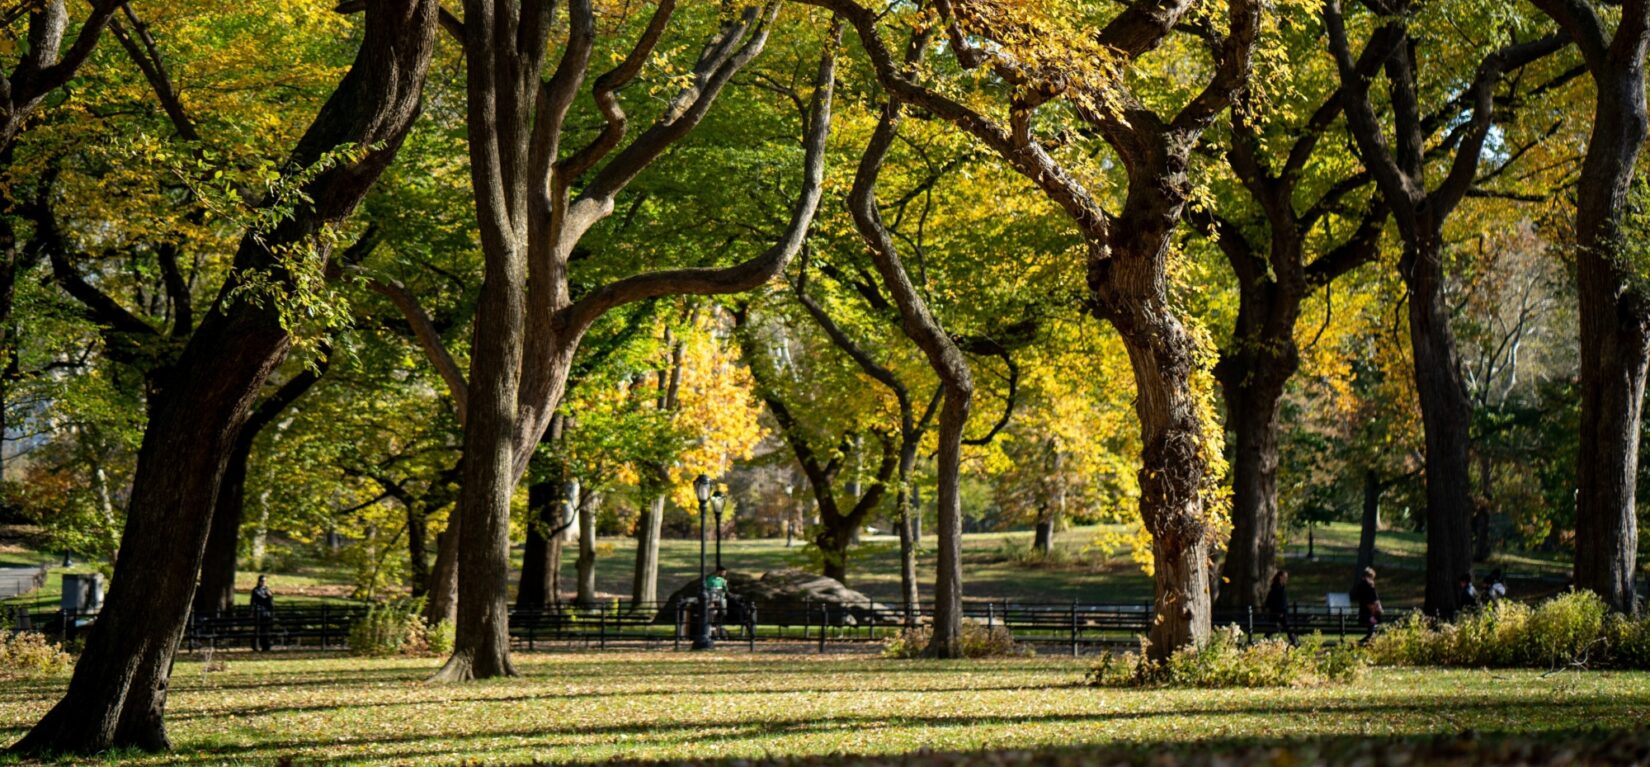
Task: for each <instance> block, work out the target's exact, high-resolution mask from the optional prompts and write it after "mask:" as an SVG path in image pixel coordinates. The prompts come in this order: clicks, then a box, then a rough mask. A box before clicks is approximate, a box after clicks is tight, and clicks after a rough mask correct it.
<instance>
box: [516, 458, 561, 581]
mask: <svg viewBox="0 0 1650 767" xmlns="http://www.w3.org/2000/svg"><path fill="white" fill-rule="evenodd" d="M557 490H558V488H557V486H556V484H555V483H553V482H535V483H533V484H531V485H528V486H527V543H526V545H524V546H523V547H522V553H521V580H520V581H518V582H517V583H516V609H517V610H541V609H543V608H544V606H545V605H547V604H549V603H550V601H551V600H550V594H551V592H552V591H553V590H554V588H553V586H552V585H551V575H552V569H553V568H552V567H551V565H550V538H552V537H555V536H552V535H551V534H550V532H549V531H551V530H555V529H557V526H558V524H559V522H560V520H559V519H557V517H558V516H560V515H558V514H556V512H557V510H558V504H557V503H556V495H557Z"/></svg>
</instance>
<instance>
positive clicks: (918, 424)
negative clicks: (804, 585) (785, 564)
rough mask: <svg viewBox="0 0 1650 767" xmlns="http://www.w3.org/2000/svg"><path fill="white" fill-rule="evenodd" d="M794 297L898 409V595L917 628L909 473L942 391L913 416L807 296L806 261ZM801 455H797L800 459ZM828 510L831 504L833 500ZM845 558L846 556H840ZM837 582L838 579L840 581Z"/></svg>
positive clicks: (889, 377)
mask: <svg viewBox="0 0 1650 767" xmlns="http://www.w3.org/2000/svg"><path fill="white" fill-rule="evenodd" d="M795 289H796V297H797V300H798V301H799V302H800V303H801V304H802V306H803V308H805V309H807V311H808V315H809V316H811V317H813V319H814V322H815V323H817V324H818V325H819V328H820V329H821V330H823V331H825V335H826V336H827V337H829V338H830V339H831V343H833V344H835V345H836V347H837V348H838V349H840V350H841V351H842V353H844V354H846V355H848V357H849V358H850V359H852V360H853V361H854V363H855V364H857V365H859V368H860V370H862V371H864V373H865V375H866V376H867V377H869V378H870V379H871V380H873V381H876V382H877V383H880V384H882V385H883V386H884V387H885V388H887V389H888V393H889V394H891V395H893V397H894V403H895V405H896V406H897V407H898V410H899V448H898V454H899V460H898V464H897V465H896V469H895V471H896V477H895V482H896V484H895V491H894V524H895V525H896V526H898V528H899V543H900V595H901V597H902V601H903V603H904V609H905V621H906V623H908V624H913V625H914V624H915V621H916V612H915V611H916V608H917V605H918V602H919V597H918V594H917V554H916V541H915V540H914V538H913V535H912V533H913V528H912V523H911V518H912V517H913V516H915V514H914V512H915V509H913V508H912V507H913V505H914V504H913V501H912V491H913V489H914V486H913V479H912V476H911V474H912V471H913V470H914V469H915V467H916V460H917V449H918V448H920V447H921V446H922V439H923V433H924V432H926V431H927V430H928V426H929V424H930V423H931V422H932V421H933V419H934V412H935V411H936V410H938V408H939V403H940V395H941V394H942V392H941V391H936V392H935V396H934V397H931V398H929V401H928V405H927V407H926V408H924V409H923V412H922V415H921V417H918V416H917V414H916V409H915V408H914V407H913V406H912V402H911V390H910V388H909V387H908V386H907V385H906V383H905V381H903V380H901V379H900V377H899V375H898V374H896V373H895V372H894V371H893V370H891V369H889V368H888V367H885V366H883V365H882V364H881V363H878V362H877V361H876V359H875V358H874V357H872V356H871V354H870V353H869V352H867V351H866V350H865V349H864V348H862V347H861V346H860V345H859V344H858V343H856V342H855V341H854V340H853V339H852V338H851V337H849V336H848V334H847V333H846V332H845V331H844V330H843V329H842V327H841V326H840V325H838V324H837V323H836V321H835V320H833V319H831V315H830V314H829V313H827V312H826V311H825V308H824V307H823V306H821V305H820V304H819V302H818V301H815V300H814V299H813V298H811V297H809V295H808V263H807V261H806V260H804V261H803V263H802V267H801V269H799V270H798V273H797V278H796V285H795ZM799 457H800V455H799ZM831 505H832V506H834V505H835V503H834V498H833V503H832V504H831ZM843 556H846V554H844V555H843ZM839 580H840V579H839Z"/></svg>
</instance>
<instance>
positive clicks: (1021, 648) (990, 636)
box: [882, 620, 1033, 658]
mask: <svg viewBox="0 0 1650 767" xmlns="http://www.w3.org/2000/svg"><path fill="white" fill-rule="evenodd" d="M933 637H934V630H933V627H931V626H917V627H916V628H909V629H905V630H903V631H901V632H899V633H898V634H896V635H894V638H893V639H890V640H888V641H886V642H884V643H883V645H882V656H883V657H885V658H921V657H923V654H924V652H926V651H927V649H928V642H929V640H931V639H933ZM962 652H963V657H964V658H1005V657H1024V656H1027V655H1031V654H1032V653H1033V650H1032V649H1031V646H1030V645H1023V644H1020V643H1018V642H1015V641H1014V635H1013V634H1012V633H1009V630H1008V629H1006V628H1004V627H1002V626H990V627H987V626H986V625H985V624H983V623H980V622H979V621H973V620H965V621H963V624H962Z"/></svg>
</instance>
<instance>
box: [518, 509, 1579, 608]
mask: <svg viewBox="0 0 1650 767" xmlns="http://www.w3.org/2000/svg"><path fill="white" fill-rule="evenodd" d="M1104 529H1108V530H1111V531H1121V530H1122V529H1123V528H1122V527H1121V526H1112V527H1108V528H1104ZM1101 530H1102V528H1101V527H1078V528H1072V529H1070V530H1065V531H1062V532H1060V533H1058V534H1057V535H1056V536H1055V546H1056V547H1057V548H1059V549H1061V556H1058V557H1056V558H1055V559H1056V560H1058V561H1054V562H1047V563H1025V562H1022V561H1016V560H1015V559H1012V558H1010V557H1008V556H1007V554H1006V553H1005V552H1006V551H1007V550H1008V549H1009V548H1012V547H1011V546H1010V545H1009V542H1010V540H1011V539H1012V541H1014V542H1016V543H1019V544H1023V545H1022V546H1020V548H1024V549H1029V548H1030V541H1031V533H1030V532H1008V533H970V534H968V535H965V536H963V591H964V596H965V598H967V599H973V600H985V599H990V600H1001V599H1009V600H1016V601H1026V602H1060V603H1064V602H1070V601H1072V600H1074V599H1075V600H1078V601H1080V602H1084V603H1110V602H1140V603H1146V602H1150V601H1151V598H1152V581H1151V579H1150V578H1148V577H1146V576H1145V575H1144V574H1143V573H1141V571H1140V566H1139V565H1137V564H1135V562H1134V561H1133V560H1132V559H1131V558H1130V557H1129V552H1128V551H1127V549H1125V550H1122V551H1119V552H1116V553H1115V554H1114V555H1113V556H1111V557H1105V556H1103V554H1102V553H1101V552H1099V551H1095V550H1093V549H1092V547H1091V546H1090V544H1091V543H1092V542H1093V541H1094V540H1095V538H1096V536H1097V534H1098V533H1099V532H1101ZM1358 533H1359V528H1358V526H1357V525H1355V524H1351V523H1344V522H1342V523H1334V524H1328V525H1318V526H1317V528H1316V531H1315V533H1314V536H1313V537H1314V538H1315V545H1314V546H1313V547H1312V548H1313V550H1314V551H1313V553H1314V555H1315V558H1314V559H1313V560H1307V559H1306V552H1307V540H1306V531H1305V530H1291V531H1288V535H1289V539H1288V541H1287V543H1286V545H1284V546H1283V547H1282V549H1283V554H1284V566H1285V567H1287V568H1289V570H1290V571H1291V572H1292V573H1293V578H1292V579H1291V582H1290V597H1291V599H1293V600H1295V601H1297V602H1300V603H1302V604H1313V605H1320V606H1321V605H1323V603H1324V594H1325V593H1326V592H1330V591H1336V592H1342V591H1346V590H1347V589H1348V588H1349V587H1350V586H1351V584H1352V571H1353V567H1354V564H1355V563H1356V561H1357V555H1358ZM923 544H924V547H923V551H922V554H921V556H920V557H919V560H918V573H919V577H920V580H921V593H922V595H923V599H924V600H927V599H929V598H930V596H931V594H932V584H933V581H934V575H933V573H934V565H935V559H934V548H933V547H934V544H935V540H934V537H933V536H932V535H925V536H924V537H923ZM597 545H598V550H599V552H600V555H599V557H598V559H597V561H596V588H597V591H598V592H599V593H600V594H601V595H602V596H604V597H605V598H613V597H617V598H620V599H625V600H628V599H629V598H630V585H631V577H632V572H633V568H634V567H635V557H636V544H635V541H634V540H633V539H630V538H616V537H610V538H602V539H600V540H599V541H598V544H597ZM515 556H516V566H517V568H518V572H519V566H520V551H519V550H518V551H517V552H516V553H515ZM575 558H576V556H575V551H574V549H573V548H571V547H570V548H569V549H568V550H566V552H565V553H564V554H563V556H562V588H563V590H564V591H567V590H570V589H572V587H573V585H574V584H575V583H577V577H578V574H577V569H576V565H575V563H574V559H575ZM722 559H723V562H724V563H725V564H727V565H728V567H730V568H731V569H733V570H736V571H743V572H752V573H761V572H765V571H768V570H775V569H779V568H783V567H802V568H805V569H810V570H812V571H815V572H817V571H818V568H817V566H813V565H811V564H810V563H809V562H808V560H807V558H806V556H805V555H804V553H803V548H802V545H801V542H800V541H799V542H798V543H797V545H796V546H795V547H794V548H790V549H787V548H786V547H785V542H784V540H782V539H781V540H740V541H724V542H723V543H722ZM659 560H660V561H659V595H660V597H661V598H663V597H664V596H666V595H668V594H669V593H670V592H672V591H674V590H675V589H676V588H677V587H679V586H681V585H683V584H686V583H690V582H692V581H693V579H694V578H695V577H696V576H697V574H698V572H699V541H698V540H697V539H694V540H683V539H666V540H664V541H661V542H660V550H659ZM1375 566H1376V568H1377V569H1378V570H1379V571H1380V588H1381V596H1382V601H1383V602H1384V603H1385V604H1387V605H1388V606H1403V605H1417V604H1420V602H1421V598H1422V596H1423V594H1424V592H1425V589H1426V582H1425V572H1426V537H1425V535H1424V534H1422V533H1414V532H1407V531H1405V532H1399V531H1381V532H1380V534H1379V535H1377V536H1376V558H1375ZM1491 567H1502V568H1503V569H1505V570H1506V572H1507V574H1508V577H1509V587H1510V590H1511V595H1512V596H1513V597H1514V598H1518V599H1527V598H1534V597H1538V596H1546V595H1550V594H1552V593H1556V592H1557V591H1558V590H1559V589H1560V588H1561V587H1562V584H1563V583H1564V579H1565V578H1566V577H1567V576H1568V574H1569V572H1570V564H1569V561H1568V559H1567V557H1564V556H1561V555H1558V554H1551V555H1548V554H1533V553H1523V552H1507V553H1498V554H1497V555H1496V556H1495V557H1493V558H1492V559H1491V561H1490V562H1489V563H1488V564H1486V565H1481V566H1480V568H1479V569H1480V573H1479V576H1480V577H1482V575H1483V574H1487V573H1488V572H1489V568H1491ZM848 585H849V586H850V587H852V588H855V589H858V590H859V591H862V592H864V593H866V594H868V595H869V596H871V597H872V598H873V599H878V600H882V601H885V602H888V603H895V602H897V601H898V600H899V543H898V541H897V539H895V538H894V537H892V536H868V537H866V538H865V539H863V542H862V543H861V545H859V546H857V547H855V548H853V549H851V550H850V552H849V560H848Z"/></svg>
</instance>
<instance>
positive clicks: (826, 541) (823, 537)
mask: <svg viewBox="0 0 1650 767" xmlns="http://www.w3.org/2000/svg"><path fill="white" fill-rule="evenodd" d="M827 492H828V491H827ZM833 518H834V519H837V520H839V521H840V520H841V517H838V516H833ZM824 520H825V515H823V514H822V515H820V525H819V532H817V533H815V534H814V545H815V546H817V547H818V548H819V555H820V558H821V560H822V561H821V566H820V570H821V572H822V573H823V574H824V576H825V577H827V578H835V579H836V580H838V581H841V582H842V585H844V586H846V585H848V540H849V538H850V537H851V536H850V535H849V531H848V530H847V529H846V528H844V527H843V526H842V525H840V524H838V525H836V526H832V525H829V524H826V523H825V521H824Z"/></svg>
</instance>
